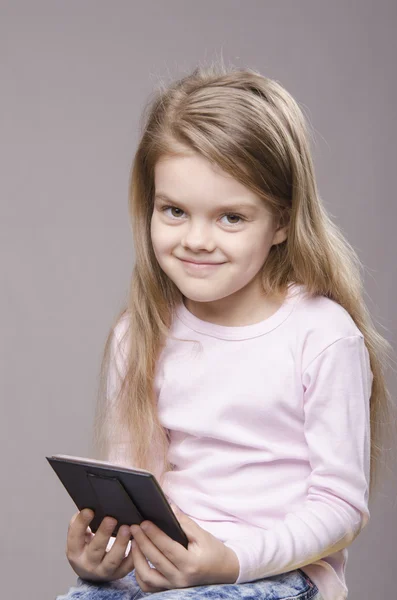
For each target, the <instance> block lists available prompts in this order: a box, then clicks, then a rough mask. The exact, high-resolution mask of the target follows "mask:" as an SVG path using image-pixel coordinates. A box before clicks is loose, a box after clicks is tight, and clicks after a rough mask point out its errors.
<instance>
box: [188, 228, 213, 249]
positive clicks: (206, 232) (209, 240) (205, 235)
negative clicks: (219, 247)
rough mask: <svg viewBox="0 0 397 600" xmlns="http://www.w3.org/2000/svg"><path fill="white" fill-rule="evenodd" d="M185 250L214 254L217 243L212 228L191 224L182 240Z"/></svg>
mask: <svg viewBox="0 0 397 600" xmlns="http://www.w3.org/2000/svg"><path fill="white" fill-rule="evenodd" d="M181 245H182V247H183V248H188V249H189V250H192V251H193V252H199V251H201V250H206V251H207V252H212V251H213V250H214V248H215V242H214V240H213V236H212V233H211V227H209V226H207V225H206V224H205V223H199V222H196V223H189V224H186V229H185V231H184V233H183V236H182V239H181Z"/></svg>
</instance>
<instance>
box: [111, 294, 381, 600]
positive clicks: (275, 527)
mask: <svg viewBox="0 0 397 600" xmlns="http://www.w3.org/2000/svg"><path fill="white" fill-rule="evenodd" d="M126 324H127V320H126V319H124V320H123V321H121V322H120V323H119V324H118V325H117V327H116V337H117V338H119V339H120V338H121V335H122V333H123V331H125V329H126ZM170 333H171V335H172V336H174V337H176V338H180V339H189V340H194V341H196V342H199V343H198V344H192V343H191V342H182V341H177V340H174V339H169V340H168V341H167V345H166V347H165V348H164V350H163V352H162V354H161V356H160V359H159V362H158V365H157V373H156V381H155V389H156V394H157V397H158V410H159V416H160V420H161V423H162V424H163V426H164V427H166V428H167V429H168V430H169V431H170V447H169V459H170V461H171V463H172V464H173V465H174V469H173V470H172V471H169V472H167V473H166V474H165V483H164V486H163V489H164V492H165V493H166V495H167V496H168V498H169V499H171V500H172V501H173V502H174V503H175V504H176V505H177V506H179V508H180V509H181V510H182V511H183V512H185V513H186V514H187V515H188V516H189V517H191V518H192V519H194V521H196V522H197V523H198V524H199V525H200V526H201V527H203V528H204V529H206V530H208V531H209V532H210V533H212V534H213V535H214V536H216V537H217V538H218V539H220V540H222V541H223V542H224V543H225V544H226V545H227V546H228V547H230V548H231V549H232V550H234V552H235V553H236V554H237V557H238V559H239V563H240V573H239V576H238V579H237V583H242V582H246V581H252V580H255V579H259V578H263V577H270V576H272V575H277V574H279V573H283V572H287V571H291V570H293V569H297V568H301V569H302V570H303V571H305V572H306V573H307V575H309V577H310V578H311V579H312V580H313V581H314V583H315V584H316V585H317V587H318V589H319V591H320V593H321V594H322V596H323V598H324V600H344V599H345V598H347V587H346V582H345V568H346V561H347V557H348V551H347V549H346V548H347V546H349V545H350V544H351V543H352V542H353V540H354V539H355V538H356V536H357V535H358V533H359V532H360V531H361V529H362V528H363V527H364V526H365V525H366V524H367V522H368V519H369V516H370V514H369V510H368V491H369V466H370V424H369V398H370V394H371V385H372V372H371V369H370V365H369V355H368V351H367V348H366V346H365V344H364V338H363V335H362V334H361V332H360V330H359V329H358V328H357V326H356V325H355V323H354V321H353V320H352V318H351V317H350V315H349V314H348V313H347V312H346V311H345V310H344V309H343V308H342V307H341V306H340V305H339V304H337V303H336V302H334V301H332V300H330V299H329V298H326V297H323V296H320V297H316V298H312V299H311V298H309V296H308V295H307V294H305V291H304V287H303V286H300V285H291V286H290V288H289V294H288V296H287V298H286V300H285V301H284V303H283V305H282V306H281V307H280V308H279V310H278V311H277V312H276V313H274V314H273V315H272V316H270V317H269V318H267V319H266V320H264V321H261V322H259V323H255V324H254V325H247V326H242V327H228V326H223V325H215V324H213V323H209V322H207V321H202V320H200V319H198V318H197V317H195V316H194V315H193V314H192V313H190V312H189V311H188V309H187V308H186V307H185V305H184V304H181V305H180V306H179V307H178V310H177V316H176V318H175V319H174V322H173V326H172V329H171V332H170ZM110 389H111V388H110ZM109 460H113V461H115V462H119V463H123V449H122V444H120V443H118V442H117V441H116V440H115V444H114V446H113V450H112V453H111V456H110V457H109ZM124 464H125V463H124Z"/></svg>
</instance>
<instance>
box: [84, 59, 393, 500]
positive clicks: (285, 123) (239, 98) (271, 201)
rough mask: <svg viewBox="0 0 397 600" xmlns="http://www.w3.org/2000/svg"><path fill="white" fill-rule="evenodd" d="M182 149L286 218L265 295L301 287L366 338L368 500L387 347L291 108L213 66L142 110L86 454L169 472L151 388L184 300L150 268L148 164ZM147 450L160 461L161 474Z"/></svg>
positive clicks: (384, 424) (386, 401)
mask: <svg viewBox="0 0 397 600" xmlns="http://www.w3.org/2000/svg"><path fill="white" fill-rule="evenodd" d="M186 152H194V153H198V154H200V155H201V156H203V157H205V158H206V159H208V160H209V161H211V162H212V163H215V164H216V165H218V166H219V167H220V168H221V169H223V170H224V171H225V172H226V173H228V174H230V175H232V176H233V177H234V178H235V179H237V180H238V181H239V182H241V183H242V184H244V185H245V186H246V187H247V188H249V189H251V190H253V191H254V192H255V193H256V194H258V195H259V196H260V197H261V198H263V201H266V202H267V203H268V205H269V206H270V207H271V209H272V210H273V211H274V214H275V215H276V216H278V217H279V218H281V219H285V221H284V222H285V223H288V225H289V227H288V238H287V240H286V241H285V242H283V243H281V244H278V245H276V246H273V247H272V248H271V250H270V253H269V256H268V258H267V260H266V262H265V264H264V266H263V268H262V273H261V275H262V282H263V288H264V290H265V291H267V292H269V293H270V294H283V293H284V292H285V291H286V288H287V286H288V284H289V283H290V282H296V283H300V284H304V285H305V286H306V290H307V292H308V294H309V295H313V296H314V295H324V296H327V297H328V298H331V299H332V300H334V301H336V302H338V303H339V304H340V305H341V306H342V307H344V308H345V309H346V310H347V311H348V313H350V315H351V317H352V318H353V320H354V321H355V323H356V325H357V327H358V328H359V329H360V331H361V332H362V334H363V335H364V338H365V343H366V346H367V348H368V351H369V355H370V364H371V369H372V373H373V386H372V393H371V399H370V420H371V468H370V495H371V494H372V493H373V489H374V486H375V482H376V478H375V476H376V474H377V472H378V470H379V469H378V467H379V465H380V462H381V459H382V456H383V450H385V448H383V446H382V441H384V440H385V439H386V438H385V436H386V430H387V428H388V427H390V426H392V427H393V426H394V423H395V416H394V408H395V407H394V404H393V402H392V399H391V396H390V394H389V392H388V390H387V386H386V373H385V368H386V366H387V365H390V362H391V360H392V348H391V346H390V344H389V343H388V342H387V341H386V339H385V338H384V337H382V336H381V335H380V334H379V333H378V331H377V330H376V329H375V327H374V325H373V323H372V320H371V317H370V315H369V312H368V309H367V308H366V305H365V302H364V300H363V285H362V277H361V272H360V271H361V267H362V265H361V263H360V261H359V259H358V256H357V254H356V253H355V251H354V249H353V248H352V247H351V245H350V244H349V243H348V242H347V241H346V240H345V239H344V237H343V235H342V233H341V232H340V230H339V229H338V228H337V226H336V225H335V224H334V223H333V222H332V221H331V220H330V218H329V217H328V215H327V214H326V212H325V209H324V206H323V203H322V200H321V198H320V196H319V193H318V191H317V187H316V180H315V175H314V168H313V162H312V158H311V154H310V148H309V134H308V128H307V125H306V122H305V118H304V115H303V113H302V111H301V109H300V108H299V106H298V104H297V102H296V101H295V100H294V99H293V98H292V97H291V95H290V94H289V93H288V92H287V91H286V90H285V89H284V88H283V87H282V86H281V85H280V84H279V83H277V82H276V81H274V80H272V79H269V78H266V77H264V76H263V75H261V74H260V73H259V72H256V71H255V70H253V69H240V68H235V67H231V68H230V67H229V68H227V67H225V66H224V65H223V64H213V65H211V66H209V67H203V66H199V67H197V68H196V69H195V70H194V71H193V72H192V73H191V74H189V75H187V76H185V77H183V78H181V79H180V80H177V81H175V82H173V83H172V84H170V85H168V86H167V87H165V86H161V87H160V89H159V90H158V91H157V93H156V94H155V97H154V98H153V99H152V100H150V101H149V102H148V105H147V109H146V111H145V113H144V121H143V132H142V136H141V140H140V143H139V146H138V148H137V151H136V154H135V157H134V161H133V165H132V169H131V178H130V190H129V211H130V218H131V225H132V233H133V241H134V247H135V264H134V267H133V273H132V280H131V285H130V290H129V297H128V306H127V307H126V308H123V310H122V311H121V313H120V314H119V315H117V318H116V319H115V321H114V323H113V325H112V327H111V330H110V333H109V335H108V337H107V340H106V344H105V349H104V355H103V360H102V364H101V372H100V387H99V395H98V403H97V411H96V420H95V427H94V444H95V447H96V453H97V454H98V456H99V457H101V458H106V457H107V456H109V452H110V445H111V444H112V443H113V441H116V440H117V443H120V444H121V443H122V444H124V446H123V452H124V453H125V455H124V459H125V458H127V460H129V461H130V464H131V465H135V466H139V467H142V468H147V469H149V470H152V471H154V472H155V473H156V474H157V476H158V477H159V478H160V481H162V473H164V472H165V471H167V470H168V469H170V468H172V466H171V465H170V463H169V462H168V459H167V448H168V444H169V438H168V434H167V431H166V430H164V428H163V427H162V426H161V424H160V422H159V418H158V414H157V406H156V393H155V389H154V386H155V375H156V364H157V359H158V357H159V354H160V352H161V350H162V348H163V346H164V344H165V341H166V338H167V335H168V332H169V329H170V326H171V323H172V317H173V313H174V309H175V307H176V305H177V303H178V302H180V301H181V297H182V296H181V293H180V292H179V290H178V289H177V287H176V286H175V284H174V283H173V282H172V281H171V280H170V279H169V278H168V277H167V275H166V274H165V273H164V272H163V271H162V270H161V269H160V267H159V265H158V263H157V260H156V258H155V255H154V252H153V248H152V244H151V237H150V221H151V215H152V212H153V196H154V167H155V165H156V162H157V161H158V160H159V159H160V158H163V157H165V156H176V155H179V154H181V153H182V154H184V153H186ZM122 319H123V320H124V323H125V335H127V336H128V352H127V356H126V367H125V369H124V371H123V373H122V374H121V375H120V385H119V387H118V392H119V393H118V395H117V397H115V398H112V399H111V402H110V401H109V398H107V397H106V396H107V392H108V390H109V386H108V374H109V363H110V360H111V357H112V356H114V349H115V347H116V346H115V345H116V341H115V337H114V328H115V326H116V324H118V323H119V322H120V321H121V320H122ZM112 349H113V350H112ZM390 431H391V429H390ZM393 431H394V428H393ZM393 439H394V438H393ZM155 454H156V455H158V456H160V457H161V469H160V470H158V464H157V465H156V464H155V462H154V455H155Z"/></svg>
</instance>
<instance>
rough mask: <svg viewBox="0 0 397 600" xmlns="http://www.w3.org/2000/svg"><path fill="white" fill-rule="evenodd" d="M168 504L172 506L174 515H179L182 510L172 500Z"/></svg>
mask: <svg viewBox="0 0 397 600" xmlns="http://www.w3.org/2000/svg"><path fill="white" fill-rule="evenodd" d="M170 506H171V508H172V512H173V513H174V515H175V516H176V517H179V516H180V515H181V514H183V513H182V511H181V510H180V509H179V508H178V507H177V505H176V504H174V503H173V502H170Z"/></svg>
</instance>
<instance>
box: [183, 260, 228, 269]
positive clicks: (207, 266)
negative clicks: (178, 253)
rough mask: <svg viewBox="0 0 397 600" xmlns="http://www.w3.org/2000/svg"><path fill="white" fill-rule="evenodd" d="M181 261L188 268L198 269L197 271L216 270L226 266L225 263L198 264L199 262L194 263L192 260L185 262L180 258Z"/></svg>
mask: <svg viewBox="0 0 397 600" xmlns="http://www.w3.org/2000/svg"><path fill="white" fill-rule="evenodd" d="M179 260H180V261H181V263H183V264H184V265H185V266H186V267H188V268H191V269H196V270H202V269H215V268H216V267H219V266H221V265H223V264H224V263H197V262H193V261H190V260H183V259H182V258H180V259H179Z"/></svg>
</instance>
